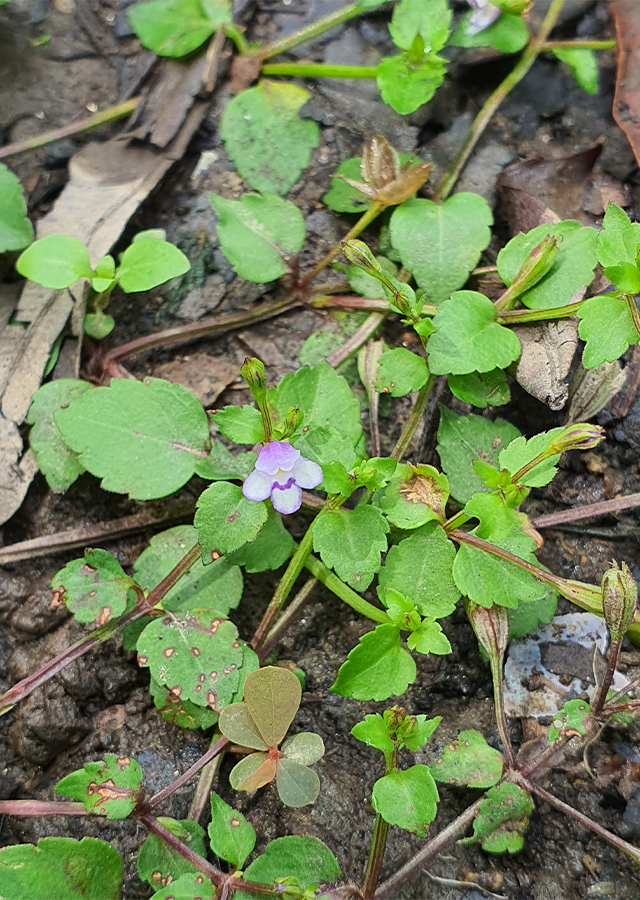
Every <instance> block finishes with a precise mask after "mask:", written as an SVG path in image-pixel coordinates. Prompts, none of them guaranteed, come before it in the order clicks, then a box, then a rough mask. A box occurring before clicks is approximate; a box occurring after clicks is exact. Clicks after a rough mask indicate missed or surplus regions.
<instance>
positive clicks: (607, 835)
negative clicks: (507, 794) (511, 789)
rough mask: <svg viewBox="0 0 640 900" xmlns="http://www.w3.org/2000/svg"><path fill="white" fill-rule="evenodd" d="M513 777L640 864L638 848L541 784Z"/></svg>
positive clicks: (514, 775) (518, 782)
mask: <svg viewBox="0 0 640 900" xmlns="http://www.w3.org/2000/svg"><path fill="white" fill-rule="evenodd" d="M512 777H513V781H514V782H516V784H519V785H520V787H523V788H524V789H525V790H527V791H530V792H531V793H532V794H537V796H538V797H540V799H541V800H544V801H545V803H548V804H549V806H553V807H554V809H557V810H560V812H563V813H565V814H566V815H567V816H569V818H571V819H574V820H575V821H576V822H580V824H581V825H584V826H585V827H586V828H588V829H589V831H593V833H594V834H597V835H598V837H601V838H603V839H604V840H605V841H608V843H610V844H612V845H613V846H614V847H617V848H618V850H622V851H623V853H627V854H628V855H629V856H631V857H632V859H634V860H635V861H636V862H640V849H639V848H638V847H634V846H633V844H629V843H628V842H627V841H624V840H622V838H620V837H618V835H617V834H612V833H611V832H610V831H607V829H606V828H603V826H602V825H600V824H598V822H594V820H593V819H590V818H589V816H585V815H584V813H581V812H578V810H577V809H574V807H573V806H570V805H569V804H568V803H564V802H563V801H562V800H558V798H557V797H554V796H553V794H550V793H549V792H548V791H545V789H544V788H543V787H540V785H539V784H536V782H535V781H530V780H529V779H528V778H524V777H523V776H522V775H518V773H512Z"/></svg>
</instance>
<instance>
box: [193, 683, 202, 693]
mask: <svg viewBox="0 0 640 900" xmlns="http://www.w3.org/2000/svg"><path fill="white" fill-rule="evenodd" d="M201 690H202V685H201V684H197V685H196V686H195V688H194V691H195V693H196V694H199V693H200V691H201Z"/></svg>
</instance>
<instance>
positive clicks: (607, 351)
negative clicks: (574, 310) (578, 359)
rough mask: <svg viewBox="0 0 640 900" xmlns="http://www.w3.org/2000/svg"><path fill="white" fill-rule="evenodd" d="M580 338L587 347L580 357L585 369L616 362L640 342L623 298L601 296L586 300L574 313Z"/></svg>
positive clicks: (609, 295) (611, 295)
mask: <svg viewBox="0 0 640 900" xmlns="http://www.w3.org/2000/svg"><path fill="white" fill-rule="evenodd" d="M578 318H579V319H580V337H581V338H582V340H583V341H586V343H587V346H586V347H585V348H584V353H583V354H582V364H583V366H584V367H585V369H594V368H595V367H596V366H599V365H602V363H605V362H613V361H614V360H616V359H619V358H620V357H621V356H622V354H623V353H624V352H625V351H626V350H627V348H628V347H630V346H631V345H632V344H637V343H638V341H639V340H640V335H639V334H638V332H637V330H636V327H635V325H634V324H633V319H632V318H631V312H630V311H629V307H628V305H627V302H626V301H625V300H624V298H623V297H618V296H616V295H615V294H602V295H600V296H597V297H590V298H589V299H588V300H585V302H584V303H583V304H582V305H581V307H580V309H579V310H578Z"/></svg>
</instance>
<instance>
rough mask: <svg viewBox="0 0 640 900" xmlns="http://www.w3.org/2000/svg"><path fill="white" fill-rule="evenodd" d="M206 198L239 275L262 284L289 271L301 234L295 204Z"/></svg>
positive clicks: (270, 197) (254, 197)
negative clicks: (211, 207) (216, 217)
mask: <svg viewBox="0 0 640 900" xmlns="http://www.w3.org/2000/svg"><path fill="white" fill-rule="evenodd" d="M241 96H242V95H241ZM209 200H210V201H211V205H212V206H213V208H214V210H215V212H216V214H217V216H218V218H219V220H220V221H219V222H218V226H217V231H218V239H219V241H220V247H221V248H222V251H223V252H224V255H225V256H226V257H227V259H228V260H229V262H230V263H231V265H232V266H233V268H234V269H235V270H236V272H237V273H238V275H239V276H240V277H241V278H246V279H247V281H254V282H257V283H259V284H263V283H265V282H267V281H275V280H276V278H280V277H281V276H282V275H285V274H286V273H287V272H288V271H289V267H288V261H289V259H290V258H291V257H292V256H294V255H295V254H296V253H297V252H298V251H299V250H300V248H301V247H302V244H303V243H304V237H305V226H304V219H303V218H302V213H301V212H300V210H299V209H298V207H297V206H295V204H293V203H290V202H289V201H288V200H282V199H281V198H280V197H276V196H275V194H265V195H264V196H259V195H258V194H245V195H244V196H243V197H242V199H241V200H238V201H236V200H225V198H224V197H219V196H218V195H217V194H209Z"/></svg>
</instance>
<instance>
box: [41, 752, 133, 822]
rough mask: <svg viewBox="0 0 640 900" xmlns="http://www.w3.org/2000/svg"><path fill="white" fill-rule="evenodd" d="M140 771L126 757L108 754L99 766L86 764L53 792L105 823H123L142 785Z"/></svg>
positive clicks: (96, 763)
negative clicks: (72, 800) (122, 820)
mask: <svg viewBox="0 0 640 900" xmlns="http://www.w3.org/2000/svg"><path fill="white" fill-rule="evenodd" d="M142 775H143V772H142V768H141V767H140V765H139V764H138V763H137V762H136V761H135V759H131V757H129V756H116V755H115V753H108V754H107V756H106V757H105V759H104V761H103V762H92V763H87V765H86V766H85V767H84V768H83V769H78V770H77V771H75V772H71V774H70V775H67V776H66V778H63V779H62V781H59V782H58V784H57V785H56V788H55V789H56V792H57V793H58V794H64V796H65V797H72V798H73V799H74V800H79V801H80V803H83V804H84V806H85V808H86V809H87V810H88V811H89V812H95V813H97V814H98V815H101V816H106V817H107V819H126V817H127V816H128V815H129V813H131V812H132V811H133V808H134V807H135V805H136V802H137V800H138V796H139V792H140V787H141V785H142Z"/></svg>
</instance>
